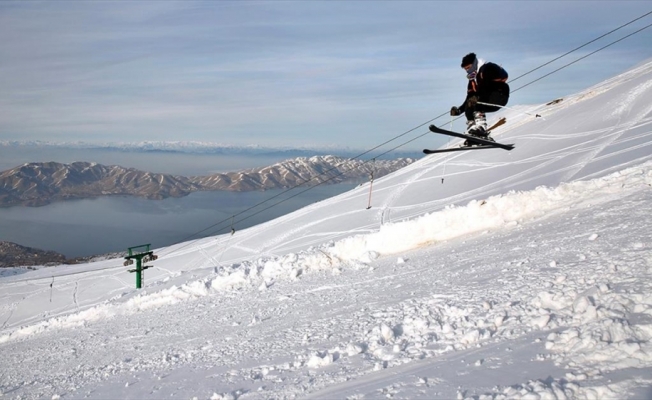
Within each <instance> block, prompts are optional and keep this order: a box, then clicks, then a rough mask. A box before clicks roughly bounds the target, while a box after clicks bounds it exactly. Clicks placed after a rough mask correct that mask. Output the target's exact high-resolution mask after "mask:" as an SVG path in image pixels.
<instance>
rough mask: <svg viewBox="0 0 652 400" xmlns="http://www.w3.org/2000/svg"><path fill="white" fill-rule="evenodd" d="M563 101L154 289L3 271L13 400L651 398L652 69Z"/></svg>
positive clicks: (122, 277) (223, 239) (214, 241)
mask: <svg viewBox="0 0 652 400" xmlns="http://www.w3.org/2000/svg"><path fill="white" fill-rule="evenodd" d="M517 99H518V96H516V95H515V96H514V99H513V100H512V101H513V102H515V101H517ZM552 100H555V99H551V102H550V103H549V104H541V105H514V106H513V107H512V108H510V109H509V110H505V111H504V112H500V113H496V114H491V119H497V118H498V117H501V116H504V117H506V118H507V121H508V122H507V124H506V125H504V126H503V127H500V128H498V129H497V130H496V131H495V132H494V137H495V139H496V140H498V141H501V142H504V143H514V144H515V146H516V148H515V149H514V150H513V151H511V152H507V151H504V150H498V149H496V150H494V149H492V150H478V151H472V152H463V153H462V152H459V153H445V154H439V155H431V156H426V157H424V158H423V159H422V160H420V161H418V162H416V163H414V164H412V165H410V166H408V167H405V168H403V169H401V170H400V171H397V172H395V173H393V174H390V175H388V176H385V177H383V178H381V179H377V180H375V181H374V182H373V187H372V190H371V191H370V187H369V183H367V184H364V185H361V186H360V187H358V188H356V189H354V190H351V191H350V192H347V193H344V194H342V195H339V196H337V197H334V198H331V199H328V200H325V201H322V202H319V203H316V204H313V205H311V206H308V207H305V208H303V209H301V210H299V211H296V212H294V213H291V214H288V215H286V216H283V217H281V218H278V219H275V220H273V221H270V222H267V223H265V224H262V225H258V226H255V227H252V228H249V229H246V230H242V231H240V230H237V226H236V227H235V228H236V232H235V234H234V235H223V236H217V237H210V238H205V239H201V240H196V241H191V242H186V243H180V244H178V245H175V246H171V247H167V248H161V249H156V250H155V253H156V254H158V255H159V259H158V260H156V261H154V262H151V263H150V264H152V265H154V267H153V268H150V269H148V270H146V271H145V287H144V289H142V290H136V289H135V277H134V275H133V274H130V273H129V272H128V271H127V270H128V269H129V268H128V267H124V266H123V265H122V261H123V260H106V261H101V262H96V263H92V264H87V265H75V266H59V267H55V268H41V269H38V270H36V271H29V272H26V273H20V274H7V273H6V274H5V276H3V277H1V278H0V288H1V293H2V294H1V296H0V323H1V324H2V325H1V330H0V393H1V394H2V395H3V396H4V397H6V398H52V399H58V398H98V399H105V398H137V399H160V398H197V399H269V398H320V399H368V398H369V399H370V398H409V399H419V398H423V399H433V398H445V399H455V398H457V399H463V398H474V399H502V398H510V399H531V398H542V399H548V398H549V399H564V398H619V399H620V398H650V397H651V396H652V341H651V340H652V229H650V226H649V222H650V215H652V187H651V186H652V62H650V63H646V64H643V65H641V66H638V67H636V68H633V69H632V70H630V71H627V72H625V73H623V74H622V75H619V76H617V77H614V78H613V79H610V80H608V81H605V82H603V83H602V84H600V85H597V86H595V87H592V88H589V89H587V90H586V91H584V92H582V93H578V94H574V95H569V96H567V97H565V98H563V100H561V101H557V102H552ZM536 114H538V115H541V117H535V115H536ZM462 125H463V124H462V122H461V121H457V122H455V125H454V128H455V129H457V130H461V129H462ZM430 137H431V138H432V140H433V141H434V139H435V137H434V135H433V136H430ZM458 143H459V142H458V141H455V140H452V141H450V143H449V144H447V145H457V144H458ZM424 147H429V146H428V142H427V141H426V143H424ZM370 194H371V199H370V198H369V196H370ZM369 202H370V203H371V208H369V209H367V206H368V204H369ZM208 222H210V221H207V223H208ZM201 228H203V227H198V229H201ZM62 234H65V232H62ZM136 244H137V243H135V244H134V245H136ZM14 272H16V271H14Z"/></svg>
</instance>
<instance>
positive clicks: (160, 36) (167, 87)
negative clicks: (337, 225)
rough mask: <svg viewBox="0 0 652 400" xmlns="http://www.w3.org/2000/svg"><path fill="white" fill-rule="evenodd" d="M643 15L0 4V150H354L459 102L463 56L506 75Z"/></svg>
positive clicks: (590, 63)
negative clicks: (20, 144)
mask: <svg viewBox="0 0 652 400" xmlns="http://www.w3.org/2000/svg"><path fill="white" fill-rule="evenodd" d="M650 11H652V3H651V2H650V1H623V0H619V1H568V0H565V1H559V2H555V1H527V2H526V1H475V2H464V1H450V2H448V1H415V2H408V1H400V2H398V1H397V2H390V1H385V2H381V1H356V2H346V1H328V2H320V1H309V2H301V1H262V2H248V1H210V2H194V1H182V2H175V1H152V0H150V1H135V2H127V1H116V2H112V1H88V2H82V1H53V2H38V1H29V2H11V1H3V2H0V38H1V39H0V140H51V141H70V140H73V141H86V142H113V141H143V140H163V141H170V140H173V141H176V140H182V141H185V140H193V141H210V142H218V143H224V144H233V145H251V144H258V145H263V146H279V147H287V146H322V145H339V146H348V147H352V148H359V149H366V148H371V147H374V146H376V145H378V144H380V143H383V142H385V141H386V140H389V139H391V138H392V137H394V136H396V135H399V134H401V133H403V132H405V131H407V130H409V129H411V128H413V127H415V126H417V125H420V124H422V123H424V122H426V121H428V120H430V119H432V118H434V117H436V116H438V115H440V114H442V113H444V112H446V111H447V110H448V109H450V107H451V106H452V105H459V104H460V103H461V102H462V100H463V99H464V95H465V88H466V79H465V75H464V72H463V71H462V70H461V68H460V67H459V64H460V61H461V58H462V57H463V56H464V55H465V54H466V53H468V52H471V51H473V52H476V53H477V54H478V55H479V56H480V57H481V58H484V59H487V60H488V61H493V62H496V63H498V64H501V65H503V67H505V69H507V71H508V72H509V73H510V76H511V77H512V78H515V77H517V76H519V75H521V74H523V73H525V72H527V71H529V70H531V69H533V68H535V67H537V66H539V65H541V64H542V63H545V62H547V61H549V60H551V59H553V58H555V57H558V56H560V55H562V54H563V53H565V52H567V51H569V50H572V49H574V48H576V47H578V46H580V45H582V44H584V43H586V42H588V41H590V40H592V39H594V38H596V37H598V36H600V35H602V34H604V33H606V32H608V31H610V30H612V29H614V28H616V27H618V26H620V25H622V24H624V23H626V22H629V21H631V20H633V19H635V18H637V17H639V16H641V15H643V14H645V13H648V12H650ZM651 23H652V15H649V16H647V17H645V18H643V19H641V20H639V21H638V22H636V23H634V24H632V25H630V26H628V27H626V28H623V29H622V30H620V31H618V32H616V33H614V34H612V35H609V36H607V37H606V38H604V39H602V40H600V41H598V42H596V43H593V44H592V45H590V46H587V47H586V48H583V49H582V50H580V51H578V52H576V53H573V54H572V55H570V56H568V57H565V58H563V59H561V60H559V61H557V62H556V63H554V64H552V65H550V66H548V67H546V68H544V69H542V70H540V71H537V72H535V73H534V74H532V75H528V76H527V77H525V78H523V79H520V80H518V81H517V82H514V83H513V84H512V88H513V89H515V88H518V87H520V86H522V85H524V84H527V83H528V82H530V81H532V80H534V79H536V78H537V77H539V76H541V75H543V74H545V73H548V72H550V71H552V70H554V69H556V68H559V67H560V66H562V65H564V64H566V63H569V62H571V61H573V60H575V59H577V58H579V57H581V56H583V55H585V54H587V53H589V52H591V51H594V50H596V49H598V48H600V47H602V46H604V45H606V44H608V43H610V42H612V41H614V40H617V39H618V38H620V37H622V36H625V35H627V34H629V33H632V32H633V31H635V30H637V29H640V28H642V27H643V26H646V25H649V24H651ZM650 43H652V27H651V28H648V29H646V30H644V31H642V32H640V33H638V34H637V35H634V36H632V37H630V38H628V39H625V40H624V41H622V42H620V43H618V44H615V45H613V46H611V47H609V48H607V49H605V50H603V51H601V52H599V53H597V54H595V55H593V56H591V57H589V58H587V59H585V60H583V61H580V62H578V63H577V64H574V65H572V66H570V67H569V68H566V69H564V70H562V71H560V72H558V73H556V74H554V75H552V76H550V77H548V78H546V79H544V80H542V81H539V82H537V83H534V84H533V85H531V86H528V87H526V88H524V89H522V90H520V91H517V92H516V93H514V94H513V95H512V98H511V99H510V105H517V104H531V103H541V102H546V101H549V100H552V99H554V98H556V97H560V96H564V95H567V94H572V93H575V92H578V91H580V90H582V89H585V88H587V87H588V86H590V85H593V84H595V83H598V82H600V81H602V80H604V79H607V78H609V77H611V76H614V75H616V74H618V73H620V72H623V71H624V70H625V69H627V68H629V67H631V66H633V65H635V64H637V63H639V62H641V61H643V60H646V59H649V58H651V57H652V46H650ZM438 121H440V122H441V123H445V122H447V121H448V117H445V118H442V119H441V120H438ZM457 126H458V127H459V128H460V129H461V128H462V123H461V122H460V123H457ZM425 130H426V128H423V129H420V130H419V131H418V132H422V131H425ZM412 137H413V136H412ZM408 138H409V137H406V139H408ZM397 143H398V142H397ZM425 144H427V140H426V139H420V140H418V141H417V142H416V143H413V144H412V145H411V146H413V147H417V148H421V147H423V146H424V145H425Z"/></svg>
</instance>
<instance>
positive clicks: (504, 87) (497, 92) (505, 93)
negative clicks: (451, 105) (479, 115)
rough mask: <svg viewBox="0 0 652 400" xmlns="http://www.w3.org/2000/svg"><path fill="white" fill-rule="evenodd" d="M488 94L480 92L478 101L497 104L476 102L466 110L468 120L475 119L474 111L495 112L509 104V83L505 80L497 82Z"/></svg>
mask: <svg viewBox="0 0 652 400" xmlns="http://www.w3.org/2000/svg"><path fill="white" fill-rule="evenodd" d="M486 93H487V94H480V96H479V99H478V101H479V102H480V103H487V104H495V105H494V106H487V105H484V104H476V105H475V107H467V108H466V109H465V110H464V115H466V119H467V121H472V120H473V119H474V116H473V113H474V112H476V111H480V112H485V113H487V112H495V111H498V110H500V108H501V107H499V106H504V105H506V104H507V101H508V100H509V85H508V84H506V83H504V82H496V83H495V84H494V87H493V88H492V90H491V91H488V92H486Z"/></svg>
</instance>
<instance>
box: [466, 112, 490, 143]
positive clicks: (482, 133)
mask: <svg viewBox="0 0 652 400" xmlns="http://www.w3.org/2000/svg"><path fill="white" fill-rule="evenodd" d="M473 116H474V117H475V118H474V119H472V120H470V121H467V122H466V126H467V128H466V132H465V133H466V134H467V135H470V136H475V137H479V138H481V139H485V140H489V141H492V142H495V140H494V139H493V138H492V137H491V136H489V134H490V133H491V131H488V130H487V118H486V117H485V114H484V113H483V112H480V111H476V112H474V113H473ZM477 145H478V144H477V143H475V142H473V141H471V140H466V141H464V147H472V146H477Z"/></svg>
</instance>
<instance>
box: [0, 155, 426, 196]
mask: <svg viewBox="0 0 652 400" xmlns="http://www.w3.org/2000/svg"><path fill="white" fill-rule="evenodd" d="M414 161H415V160H414V159H410V158H399V159H393V160H374V161H365V160H360V159H345V158H341V157H335V156H313V157H299V158H295V159H289V160H285V161H283V162H280V163H276V164H274V165H271V166H267V167H261V168H252V169H248V170H244V171H239V172H228V173H218V174H213V175H209V176H194V177H184V176H177V175H170V174H160V173H150V172H145V171H139V170H136V169H134V168H124V167H121V166H117V165H112V166H106V165H101V164H97V163H89V162H75V163H72V164H62V163H56V162H47V163H28V164H24V165H21V166H18V167H16V168H13V169H10V170H7V171H4V172H1V173H0V207H1V206H4V207H8V206H15V205H24V206H42V205H46V204H49V203H51V202H53V201H60V200H70V199H82V198H91V197H99V196H109V195H113V196H115V195H131V196H139V197H144V198H147V199H164V198H167V197H181V196H186V195H188V194H190V193H192V192H197V191H210V190H228V191H238V192H243V191H250V190H269V189H279V188H291V187H295V186H300V185H305V186H308V187H309V186H314V185H318V184H324V183H326V184H334V183H342V182H347V181H348V182H350V181H356V180H361V179H368V178H369V177H370V174H371V173H372V172H373V174H374V177H381V176H384V175H386V174H388V173H389V172H392V171H396V170H397V169H400V168H403V167H404V166H406V165H409V164H410V163H412V162H414Z"/></svg>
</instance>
